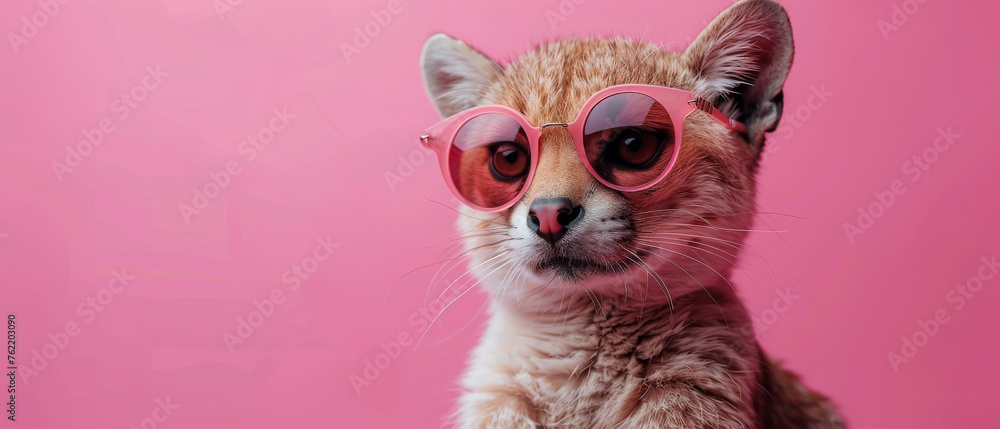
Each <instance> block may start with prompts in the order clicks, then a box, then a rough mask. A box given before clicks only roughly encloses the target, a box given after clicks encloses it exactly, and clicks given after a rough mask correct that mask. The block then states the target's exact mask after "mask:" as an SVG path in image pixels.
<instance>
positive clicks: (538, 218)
mask: <svg viewBox="0 0 1000 429" xmlns="http://www.w3.org/2000/svg"><path fill="white" fill-rule="evenodd" d="M582 215H583V207H581V206H574V205H573V202H572V201H570V200H569V198H545V199H537V200H535V201H534V202H532V203H531V207H530V208H529V209H528V227H529V228H531V229H532V230H533V231H535V233H536V234H538V236H539V237H542V239H544V240H545V241H548V242H549V244H552V245H555V244H556V242H557V241H559V239H560V238H562V237H563V236H564V235H566V231H568V230H569V228H570V227H571V226H572V225H573V224H574V223H575V222H576V220H578V219H580V218H581V217H582Z"/></svg>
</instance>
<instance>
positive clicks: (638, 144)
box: [583, 92, 676, 188]
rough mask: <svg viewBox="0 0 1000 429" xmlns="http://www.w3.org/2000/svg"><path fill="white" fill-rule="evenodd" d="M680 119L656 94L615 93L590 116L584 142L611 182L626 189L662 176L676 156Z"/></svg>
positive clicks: (590, 159)
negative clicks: (676, 126)
mask: <svg viewBox="0 0 1000 429" xmlns="http://www.w3.org/2000/svg"><path fill="white" fill-rule="evenodd" d="M675 135H676V134H674V123H673V121H672V120H671V118H670V114H668V113H667V110H666V109H665V108H664V107H663V106H662V105H660V103H658V102H657V101H656V100H654V99H653V98H651V97H649V96H647V95H644V94H639V93H633V92H627V93H621V94H615V95H612V96H610V97H608V98H605V99H603V100H601V101H600V102H598V103H597V105H596V106H594V108H593V109H591V111H590V113H589V114H588V115H587V122H586V123H585V124H584V127H583V144H584V148H585V149H586V152H587V161H588V162H590V165H591V166H593V168H594V171H595V172H596V173H597V174H598V175H599V176H601V178H602V179H604V180H606V181H607V182H609V183H611V184H613V185H615V186H621V187H625V188H630V187H639V186H643V185H646V184H649V183H651V182H653V181H654V180H656V179H657V178H658V177H660V175H661V174H662V173H663V172H664V171H666V169H667V168H668V167H669V165H670V162H671V161H672V160H673V158H674V145H675V142H674V139H675Z"/></svg>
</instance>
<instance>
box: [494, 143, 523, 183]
mask: <svg viewBox="0 0 1000 429" xmlns="http://www.w3.org/2000/svg"><path fill="white" fill-rule="evenodd" d="M490 172H491V173H493V176H494V177H496V178H497V179H499V180H512V179H517V178H518V177H521V176H523V175H525V174H527V173H528V153H527V152H526V151H525V150H524V149H523V148H522V147H520V146H518V145H516V144H514V143H511V142H504V143H500V144H497V145H496V149H493V156H492V157H490Z"/></svg>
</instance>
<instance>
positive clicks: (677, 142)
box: [420, 84, 746, 213]
mask: <svg viewBox="0 0 1000 429" xmlns="http://www.w3.org/2000/svg"><path fill="white" fill-rule="evenodd" d="M626 93H636V94H640V95H645V96H647V97H650V98H652V99H653V100H655V101H656V102H657V103H659V104H660V105H661V106H663V108H664V109H665V110H666V111H667V114H668V115H670V120H671V122H673V123H674V124H675V125H674V153H673V155H672V158H671V159H670V163H669V164H667V167H666V168H665V169H664V170H663V173H660V175H659V176H657V177H656V178H655V179H653V180H651V181H650V182H649V183H645V184H643V185H638V186H621V185H615V184H613V183H610V182H608V181H607V180H605V179H604V178H603V177H601V175H599V174H597V171H595V170H594V166H593V165H591V163H590V160H589V159H588V157H587V150H586V147H585V146H584V140H583V128H584V125H585V124H586V122H587V118H588V117H589V116H590V113H591V111H593V109H594V107H596V106H597V104H598V103H600V102H602V101H604V100H605V99H607V98H609V97H612V96H614V95H618V94H626ZM695 110H701V111H703V112H705V113H707V114H708V115H709V117H711V118H712V119H714V120H715V122H718V123H719V124H721V125H723V126H725V127H726V128H728V129H730V130H732V131H735V132H737V133H746V126H745V125H744V124H742V123H740V122H738V121H734V120H732V119H730V118H728V117H726V115H724V114H723V113H722V112H720V111H719V109H716V108H715V106H713V105H712V103H710V102H709V101H708V100H705V99H704V98H701V97H697V96H695V95H694V94H693V93H691V92H690V91H685V90H683V89H677V88H670V87H665V86H657V85H638V84H629V85H616V86H612V87H608V88H605V89H602V90H600V91H598V92H596V93H594V95H592V96H590V98H588V99H587V102H585V103H584V104H583V107H582V108H581V109H580V112H579V113H577V116H576V119H574V120H573V121H572V122H569V123H563V122H553V123H547V124H542V125H541V126H538V127H536V126H534V125H531V124H530V123H528V120H527V119H526V118H525V117H524V115H522V114H521V113H520V112H518V111H516V110H514V109H512V108H510V107H507V106H500V105H487V106H479V107H473V108H471V109H467V110H463V111H461V112H458V113H456V114H454V115H452V116H449V117H447V118H445V119H443V120H441V121H440V122H438V123H436V124H434V125H432V126H430V127H429V128H427V129H426V130H425V131H424V134H423V135H421V136H420V141H421V143H422V144H423V145H424V147H426V148H428V149H430V150H433V151H434V152H435V153H436V154H437V156H438V163H439V164H440V165H441V173H442V175H443V176H444V179H445V182H447V183H448V187H449V188H450V189H451V192H452V193H453V194H455V196H456V197H458V199H459V200H460V201H462V203H463V204H465V205H467V206H469V207H472V208H474V209H476V210H479V211H482V212H487V213H490V212H499V211H503V210H506V209H508V208H510V207H511V206H513V205H514V204H516V203H517V202H518V201H520V200H521V197H523V196H524V194H525V192H527V191H528V188H529V187H530V186H531V181H532V179H534V177H535V171H536V168H537V167H538V159H539V158H540V156H539V155H540V152H539V147H540V142H539V140H540V139H541V136H542V130H543V129H545V128H547V127H551V126H561V127H564V128H566V129H567V130H568V131H569V133H570V135H571V136H572V138H573V143H574V145H575V146H576V152H577V155H578V156H579V157H580V160H581V161H582V162H583V165H584V166H585V167H586V168H587V171H589V172H590V174H591V176H593V177H594V178H595V179H597V181H598V182H600V183H601V184H603V185H604V186H607V187H609V188H611V189H614V190H617V191H621V192H636V191H642V190H645V189H649V188H651V187H653V186H654V185H656V184H657V183H659V182H660V181H661V180H663V178H664V177H666V176H667V174H669V173H670V170H672V169H673V167H674V163H675V162H677V156H678V155H679V154H680V150H681V141H682V138H683V134H684V121H685V120H686V119H687V117H688V115H690V114H691V113H692V112H694V111H695ZM489 113H498V114H501V115H504V116H507V117H509V118H511V119H513V120H514V121H516V122H517V123H518V124H519V125H520V126H521V129H523V130H524V133H525V135H526V136H527V138H528V153H529V157H530V161H531V165H530V166H529V169H528V176H527V178H526V179H525V182H524V185H522V186H521V190H520V191H518V193H517V195H516V196H514V197H512V198H511V200H510V201H508V202H507V203H505V204H504V205H502V206H499V207H482V206H479V205H477V204H473V203H472V202H471V201H469V200H468V199H466V198H465V196H463V195H462V193H461V192H459V190H458V186H457V185H456V184H455V182H454V179H453V178H452V173H451V165H450V163H451V159H450V158H451V157H449V156H448V154H449V152H450V149H451V147H452V145H453V144H454V142H455V138H456V137H457V136H458V132H459V131H460V130H461V129H462V127H463V126H464V125H465V124H466V123H468V122H469V121H470V120H472V119H473V118H476V117H478V116H481V115H484V114H489ZM677 118H679V119H680V120H679V121H678V120H677ZM678 123H679V124H680V126H677V124H678Z"/></svg>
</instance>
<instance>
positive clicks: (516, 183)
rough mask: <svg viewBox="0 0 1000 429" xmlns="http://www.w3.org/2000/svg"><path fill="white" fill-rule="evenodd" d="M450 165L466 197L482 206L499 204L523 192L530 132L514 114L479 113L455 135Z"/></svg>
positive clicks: (456, 187)
mask: <svg viewBox="0 0 1000 429" xmlns="http://www.w3.org/2000/svg"><path fill="white" fill-rule="evenodd" d="M448 158H449V160H448V169H449V170H450V174H451V177H452V181H453V183H454V185H455V189H456V191H458V193H459V194H461V196H462V198H464V199H466V200H468V201H470V202H472V203H473V204H476V205H478V206H481V207H496V206H499V205H501V204H504V203H506V202H508V201H509V200H510V198H511V197H512V196H513V195H517V194H518V193H520V192H521V189H522V188H523V186H524V183H525V182H526V179H527V176H528V170H530V167H531V155H530V151H529V150H528V136H527V134H525V131H524V128H523V127H521V124H519V123H518V122H517V121H516V120H514V119H513V118H511V117H509V116H507V115H503V114H499V113H487V114H483V115H478V116H475V117H473V118H472V119H469V120H468V121H467V122H465V123H464V124H463V125H462V127H461V128H460V129H459V130H458V134H456V135H455V142H454V143H453V144H452V145H451V149H450V153H449V155H448Z"/></svg>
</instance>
